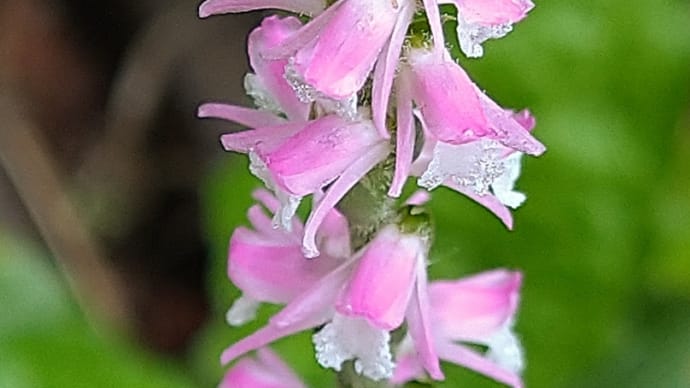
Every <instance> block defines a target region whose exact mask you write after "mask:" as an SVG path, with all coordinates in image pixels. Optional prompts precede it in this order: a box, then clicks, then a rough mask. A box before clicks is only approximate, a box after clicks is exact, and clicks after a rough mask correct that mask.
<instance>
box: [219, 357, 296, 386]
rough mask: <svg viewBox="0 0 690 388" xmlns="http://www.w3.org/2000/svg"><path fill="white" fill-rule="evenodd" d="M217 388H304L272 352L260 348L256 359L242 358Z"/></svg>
mask: <svg viewBox="0 0 690 388" xmlns="http://www.w3.org/2000/svg"><path fill="white" fill-rule="evenodd" d="M218 388H306V385H304V383H302V381H301V380H300V379H299V377H297V375H295V373H294V372H293V371H292V370H291V369H290V367H289V366H287V365H286V364H285V362H283V360H281V359H280V357H278V355H277V354H275V353H274V352H273V351H271V350H270V349H268V348H261V349H259V350H258V351H257V352H256V357H244V358H243V359H241V360H240V361H238V362H237V364H235V365H234V366H233V367H232V368H230V370H228V372H227V373H226V374H225V377H223V381H222V382H221V383H220V385H218Z"/></svg>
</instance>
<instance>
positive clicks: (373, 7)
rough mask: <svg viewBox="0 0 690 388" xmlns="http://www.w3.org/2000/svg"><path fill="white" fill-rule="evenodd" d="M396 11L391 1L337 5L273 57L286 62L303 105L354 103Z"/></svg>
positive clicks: (347, 1) (363, 0)
mask: <svg viewBox="0 0 690 388" xmlns="http://www.w3.org/2000/svg"><path fill="white" fill-rule="evenodd" d="M400 9H401V7H400V6H396V5H395V4H394V3H392V2H390V1H371V0H341V1H339V2H337V3H335V4H334V5H332V6H331V7H329V8H328V9H327V10H326V11H324V12H323V13H321V14H320V15H319V16H317V17H316V18H314V19H313V20H311V21H310V22H309V23H307V24H306V25H305V26H304V27H303V28H302V29H300V30H299V31H298V32H297V33H296V34H294V35H293V36H292V37H291V38H290V39H289V40H288V41H287V42H286V43H285V44H284V45H283V47H281V48H280V49H277V50H275V52H274V53H273V55H275V56H277V57H289V58H290V66H289V68H288V69H287V73H286V76H287V77H288V79H290V80H291V81H292V82H293V86H294V87H295V90H296V92H297V93H298V96H300V97H301V98H302V99H303V100H305V101H309V100H314V99H315V98H318V97H326V98H330V99H333V100H336V101H343V102H346V101H351V100H352V99H353V98H354V99H355V101H356V93H357V92H358V91H359V89H361V88H362V86H363V85H364V82H365V81H366V79H367V77H368V76H369V73H370V72H371V70H372V69H373V68H374V63H375V62H376V59H377V58H378V56H379V53H380V52H381V50H382V48H383V46H384V45H385V44H386V43H387V42H388V40H389V38H390V36H391V34H392V32H393V29H394V27H395V26H396V20H397V18H398V14H399V12H400Z"/></svg>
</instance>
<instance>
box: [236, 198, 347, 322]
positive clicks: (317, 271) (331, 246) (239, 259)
mask: <svg viewBox="0 0 690 388" xmlns="http://www.w3.org/2000/svg"><path fill="white" fill-rule="evenodd" d="M253 196H254V198H255V199H256V200H257V201H258V202H259V203H258V204H255V205H254V206H252V207H251V208H249V211H248V212H247V216H248V218H249V221H250V222H251V224H252V227H253V230H252V229H248V228H244V227H239V228H237V229H235V231H234V232H233V234H232V237H231V238H230V251H229V254H228V277H229V278H230V280H231V281H232V283H233V284H234V285H235V286H236V287H237V288H239V289H240V290H241V291H242V296H241V297H240V298H239V299H237V300H236V301H235V302H234V303H233V306H232V308H230V310H229V311H228V314H227V321H228V323H229V324H231V325H233V326H237V325H241V324H244V323H246V322H248V321H250V320H252V319H254V316H255V312H256V309H257V307H258V306H259V304H260V303H262V302H264V303H274V304H287V303H289V302H290V301H292V300H293V299H294V298H295V297H297V296H298V295H299V294H301V293H302V292H304V291H306V290H307V289H308V288H310V287H312V286H313V285H314V284H315V283H316V282H317V281H319V280H320V279H321V278H322V277H323V276H325V275H326V274H328V273H329V272H331V271H332V270H333V269H335V268H336V267H338V266H339V265H341V264H342V263H343V262H344V261H345V259H347V258H349V256H350V255H351V251H350V235H349V232H348V225H347V220H346V219H345V218H344V217H343V216H342V215H341V214H340V213H339V212H337V211H336V210H331V211H330V212H329V213H328V215H327V217H326V219H325V220H324V222H323V225H322V227H321V228H320V229H319V234H318V235H317V236H316V241H317V243H318V246H319V247H320V248H321V250H322V251H323V253H322V255H321V257H319V259H318V260H306V259H305V257H304V255H303V254H302V234H303V233H304V227H303V225H302V223H301V222H300V221H299V220H297V219H294V220H292V229H291V231H286V230H284V229H276V228H274V227H273V225H272V223H271V219H270V217H269V216H267V215H266V214H265V212H264V210H263V209H262V206H263V207H264V208H266V209H267V210H268V211H269V212H270V213H271V214H273V213H275V212H277V211H278V209H279V207H280V203H279V202H278V200H277V199H276V198H275V197H273V196H272V195H271V194H270V193H269V192H268V191H266V190H263V189H260V190H256V191H254V194H253Z"/></svg>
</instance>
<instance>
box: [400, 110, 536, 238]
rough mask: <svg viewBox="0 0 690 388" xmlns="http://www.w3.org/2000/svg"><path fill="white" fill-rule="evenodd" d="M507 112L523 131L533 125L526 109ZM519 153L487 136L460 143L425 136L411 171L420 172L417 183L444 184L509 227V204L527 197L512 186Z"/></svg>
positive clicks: (516, 173)
mask: <svg viewBox="0 0 690 388" xmlns="http://www.w3.org/2000/svg"><path fill="white" fill-rule="evenodd" d="M506 115H511V116H512V120H513V121H514V122H515V123H517V124H519V125H521V126H522V128H523V129H524V130H525V131H531V130H532V128H534V118H533V117H532V116H531V114H530V113H529V111H526V110H524V111H522V112H519V113H512V112H511V111H506ZM522 155H523V153H522V152H519V151H516V150H515V149H513V148H510V147H507V146H505V145H503V144H501V143H499V142H498V141H496V140H494V139H491V138H489V137H487V138H481V139H478V140H475V141H473V142H469V143H466V144H459V145H452V144H448V143H443V142H434V141H433V140H429V139H427V144H425V146H424V149H423V150H422V153H421V155H420V157H419V159H418V160H417V161H416V162H415V166H413V174H415V173H416V174H417V175H418V176H419V179H418V181H417V182H418V184H419V185H420V186H423V187H425V188H427V189H429V190H431V189H434V188H436V187H438V186H440V185H443V186H446V187H448V188H451V189H453V190H455V191H457V192H459V193H462V194H464V195H466V196H468V197H470V198H471V199H473V200H474V201H476V202H477V203H479V204H480V205H482V206H484V207H486V208H487V209H489V210H490V211H491V212H492V213H494V214H495V215H496V216H497V217H498V218H499V219H500V220H501V221H502V222H503V223H504V224H505V225H506V227H508V228H509V229H512V227H513V217H512V214H511V212H510V210H509V208H512V209H516V208H518V207H519V206H520V205H522V203H523V202H524V201H525V199H526V196H525V194H523V193H521V192H518V191H515V190H514V186H515V182H516V181H517V179H518V178H519V176H520V162H521V158H522Z"/></svg>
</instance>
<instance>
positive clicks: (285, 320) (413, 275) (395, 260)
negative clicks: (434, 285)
mask: <svg viewBox="0 0 690 388" xmlns="http://www.w3.org/2000/svg"><path fill="white" fill-rule="evenodd" d="M426 251H427V245H426V242H425V241H424V239H422V238H421V237H420V236H417V235H413V234H405V233H402V232H400V231H399V230H398V228H397V227H396V226H393V225H389V226H387V227H385V228H384V229H382V230H381V231H380V232H379V233H378V234H377V236H376V237H375V238H374V240H372V241H371V242H370V243H369V244H368V245H367V246H365V247H364V248H362V250H361V251H359V252H358V253H357V254H355V255H354V256H352V258H350V259H349V260H347V261H346V262H344V263H343V264H341V265H340V266H339V267H337V268H335V269H334V270H332V271H331V272H330V273H328V274H327V275H325V276H324V277H322V278H321V279H320V280H319V281H317V282H316V283H314V284H313V285H311V286H310V287H309V288H308V289H307V290H306V291H304V292H302V293H301V294H300V295H299V296H297V297H295V298H294V299H293V300H292V301H291V302H289V303H288V304H287V305H286V306H285V308H284V309H283V310H281V311H280V312H279V313H278V314H276V315H275V316H273V317H272V318H271V319H270V321H269V323H268V325H266V326H265V327H263V328H261V329H259V330H258V331H257V332H255V333H254V334H251V335H250V336H248V337H246V338H244V339H242V340H240V341H239V342H237V343H235V344H234V345H232V346H230V347H229V348H228V349H226V350H225V352H223V355H222V357H221V359H222V361H223V362H224V363H227V362H230V361H231V360H233V359H234V358H236V357H238V356H240V355H242V354H244V353H246V352H249V351H251V350H254V349H257V348H259V347H261V346H264V345H266V344H268V343H270V342H272V341H274V340H276V339H278V338H281V337H284V336H287V335H291V334H294V333H297V332H300V331H303V330H307V329H309V328H314V327H320V326H322V325H325V326H323V328H322V329H321V330H320V331H319V332H318V333H316V334H315V335H314V337H313V339H314V344H315V348H316V358H317V360H318V361H319V363H320V364H321V365H322V366H324V367H330V368H334V369H336V370H340V367H341V365H342V363H343V362H344V361H346V360H355V369H356V371H357V372H359V373H361V374H363V375H365V376H367V377H369V378H372V379H374V380H380V379H383V378H390V377H391V376H392V373H393V368H394V366H395V365H394V363H393V361H392V355H391V351H390V348H389V340H390V334H389V332H390V331H391V330H394V329H396V328H398V327H400V326H401V325H402V323H403V321H404V320H407V323H408V327H409V330H410V335H411V337H412V339H413V340H414V341H415V342H416V343H419V344H421V347H419V348H418V349H417V351H418V352H419V354H421V355H424V357H423V359H422V361H421V364H422V365H423V367H424V368H425V369H426V370H427V371H428V372H429V374H430V375H432V376H433V377H434V378H437V379H442V378H443V374H442V373H441V371H440V368H439V365H438V359H437V358H434V357H433V354H435V353H434V350H433V346H434V344H433V342H432V341H431V337H430V332H429V326H428V320H429V317H428V301H427V294H426ZM317 260H321V259H320V258H319V259H317Z"/></svg>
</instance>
